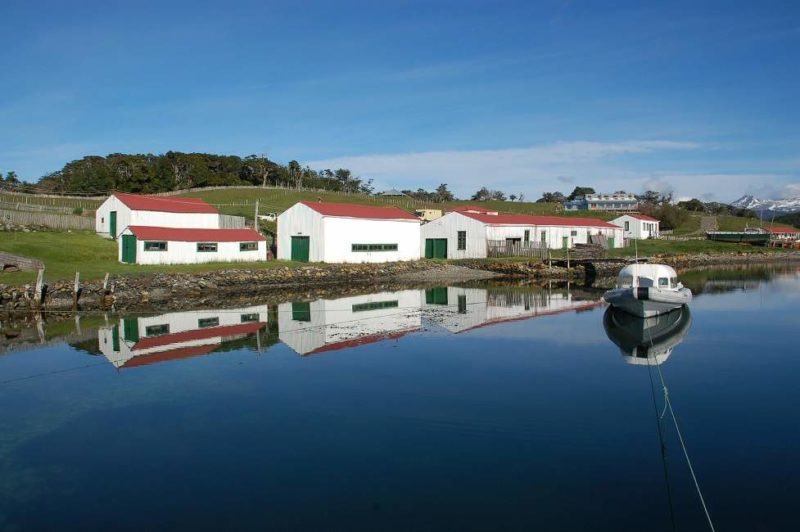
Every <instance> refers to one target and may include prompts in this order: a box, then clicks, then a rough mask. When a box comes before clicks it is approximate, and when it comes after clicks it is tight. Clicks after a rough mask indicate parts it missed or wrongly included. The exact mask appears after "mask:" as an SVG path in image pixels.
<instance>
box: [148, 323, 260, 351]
mask: <svg viewBox="0 0 800 532" xmlns="http://www.w3.org/2000/svg"><path fill="white" fill-rule="evenodd" d="M264 327H266V323H264V322H261V321H254V322H252V323H242V324H237V325H223V326H222V327H208V328H206V329H192V330H190V331H183V332H179V333H173V334H164V335H161V336H150V337H148V338H142V339H141V340H139V341H138V342H136V343H135V344H134V346H133V349H132V350H133V351H139V350H141V349H152V348H153V347H162V346H165V345H171V344H179V343H183V342H191V341H194V340H206V339H208V338H215V337H217V336H236V335H239V334H253V333H255V332H257V331H259V330H261V329H263V328H264Z"/></svg>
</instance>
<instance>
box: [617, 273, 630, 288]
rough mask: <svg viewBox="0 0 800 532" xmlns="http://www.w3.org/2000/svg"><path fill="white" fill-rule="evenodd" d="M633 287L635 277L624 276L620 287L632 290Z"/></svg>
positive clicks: (620, 281)
mask: <svg viewBox="0 0 800 532" xmlns="http://www.w3.org/2000/svg"><path fill="white" fill-rule="evenodd" d="M632 286H633V276H632V275H623V276H622V277H621V278H620V280H619V287H620V288H630V287H632Z"/></svg>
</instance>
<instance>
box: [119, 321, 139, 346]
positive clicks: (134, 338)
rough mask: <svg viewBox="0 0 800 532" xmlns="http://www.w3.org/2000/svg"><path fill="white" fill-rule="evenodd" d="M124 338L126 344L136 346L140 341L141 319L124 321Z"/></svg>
mask: <svg viewBox="0 0 800 532" xmlns="http://www.w3.org/2000/svg"><path fill="white" fill-rule="evenodd" d="M122 337H123V338H125V341H126V342H131V343H133V344H135V343H136V342H138V341H139V318H125V319H123V320H122Z"/></svg>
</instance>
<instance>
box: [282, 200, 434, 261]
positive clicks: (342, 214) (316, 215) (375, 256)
mask: <svg viewBox="0 0 800 532" xmlns="http://www.w3.org/2000/svg"><path fill="white" fill-rule="evenodd" d="M419 226H420V221H419V220H418V219H417V218H416V217H415V216H414V215H413V214H411V213H408V212H406V211H404V210H402V209H400V208H398V207H380V206H374V205H354V204H349V203H327V202H313V201H301V202H299V203H295V204H294V205H293V206H292V207H290V208H289V209H287V210H286V211H284V212H283V213H281V215H280V216H278V242H277V244H278V258H279V259H283V260H295V261H300V262H334V263H335V262H349V263H360V262H394V261H403V260H417V259H419V258H420V243H419V238H420V232H419Z"/></svg>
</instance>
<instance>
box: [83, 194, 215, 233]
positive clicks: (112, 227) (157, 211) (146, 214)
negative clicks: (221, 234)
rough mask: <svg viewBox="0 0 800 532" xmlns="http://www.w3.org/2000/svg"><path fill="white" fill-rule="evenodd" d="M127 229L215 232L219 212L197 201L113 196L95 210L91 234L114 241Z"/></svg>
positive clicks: (158, 197)
mask: <svg viewBox="0 0 800 532" xmlns="http://www.w3.org/2000/svg"><path fill="white" fill-rule="evenodd" d="M129 225H136V226H149V227H192V228H196V229H219V227H220V218H219V211H217V209H216V208H215V207H214V206H212V205H209V204H208V203H206V202H205V201H203V200H201V199H200V198H177V197H161V196H144V195H140V194H128V193H125V192H114V193H113V194H111V196H109V197H108V199H106V200H105V201H104V202H103V203H102V205H100V207H98V209H97V214H96V215H95V230H96V231H97V233H98V234H99V235H101V236H105V237H107V238H113V239H114V240H116V239H117V238H118V237H119V235H120V234H122V231H124V230H125V228H126V227H128V226H129Z"/></svg>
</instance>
